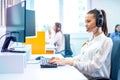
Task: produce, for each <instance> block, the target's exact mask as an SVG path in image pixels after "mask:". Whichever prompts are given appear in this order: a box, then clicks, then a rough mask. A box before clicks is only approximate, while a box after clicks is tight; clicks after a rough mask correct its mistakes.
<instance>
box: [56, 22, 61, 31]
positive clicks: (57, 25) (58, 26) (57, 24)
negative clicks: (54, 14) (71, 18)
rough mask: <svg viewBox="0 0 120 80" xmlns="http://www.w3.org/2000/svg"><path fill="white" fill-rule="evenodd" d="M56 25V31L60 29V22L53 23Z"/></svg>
mask: <svg viewBox="0 0 120 80" xmlns="http://www.w3.org/2000/svg"><path fill="white" fill-rule="evenodd" d="M55 25H56V27H57V32H59V31H61V23H55Z"/></svg>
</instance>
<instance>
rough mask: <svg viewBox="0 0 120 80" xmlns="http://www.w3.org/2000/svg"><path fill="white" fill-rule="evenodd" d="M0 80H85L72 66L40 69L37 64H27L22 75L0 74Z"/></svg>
mask: <svg viewBox="0 0 120 80" xmlns="http://www.w3.org/2000/svg"><path fill="white" fill-rule="evenodd" d="M0 80H87V78H86V77H85V76H84V75H83V74H82V73H80V72H79V71H78V70H77V69H75V68H74V67H72V66H68V65H67V66H59V67H57V68H40V65H39V64H27V67H26V68H25V70H24V73H23V74H0Z"/></svg>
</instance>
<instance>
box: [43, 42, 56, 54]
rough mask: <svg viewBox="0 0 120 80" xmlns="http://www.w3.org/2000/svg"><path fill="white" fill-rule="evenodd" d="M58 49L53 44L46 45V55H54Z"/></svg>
mask: <svg viewBox="0 0 120 80" xmlns="http://www.w3.org/2000/svg"><path fill="white" fill-rule="evenodd" d="M56 48H57V47H55V46H54V45H52V44H46V45H45V49H46V54H54V53H55V49H56Z"/></svg>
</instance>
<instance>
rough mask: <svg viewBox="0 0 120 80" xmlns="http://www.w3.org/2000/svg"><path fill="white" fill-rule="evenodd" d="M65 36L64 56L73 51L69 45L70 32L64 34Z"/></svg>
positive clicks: (68, 55) (69, 55)
mask: <svg viewBox="0 0 120 80" xmlns="http://www.w3.org/2000/svg"><path fill="white" fill-rule="evenodd" d="M64 37H65V55H64V56H65V57H71V56H72V54H73V52H72V50H71V47H70V34H64Z"/></svg>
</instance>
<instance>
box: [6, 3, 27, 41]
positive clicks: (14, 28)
mask: <svg viewBox="0 0 120 80" xmlns="http://www.w3.org/2000/svg"><path fill="white" fill-rule="evenodd" d="M25 4H26V3H25V2H21V3H18V4H16V5H14V6H11V7H8V8H7V13H6V33H11V34H10V35H11V36H13V37H15V38H16V42H25V28H26V25H25V24H26V21H25V20H26V17H25V16H26V5H25Z"/></svg>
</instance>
